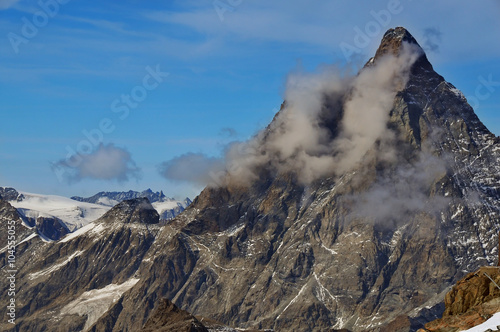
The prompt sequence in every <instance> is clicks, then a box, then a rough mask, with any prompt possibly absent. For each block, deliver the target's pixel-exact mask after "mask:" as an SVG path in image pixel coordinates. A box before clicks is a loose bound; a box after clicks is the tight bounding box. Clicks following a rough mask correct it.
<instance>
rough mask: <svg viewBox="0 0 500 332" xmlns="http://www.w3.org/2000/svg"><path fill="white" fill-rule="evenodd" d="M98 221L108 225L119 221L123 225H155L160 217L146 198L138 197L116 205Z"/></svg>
mask: <svg viewBox="0 0 500 332" xmlns="http://www.w3.org/2000/svg"><path fill="white" fill-rule="evenodd" d="M100 220H102V221H104V222H108V223H109V222H116V221H119V222H121V223H124V224H128V223H140V224H157V223H159V222H160V216H159V215H158V212H157V211H156V210H155V209H154V207H153V206H152V205H151V203H150V202H149V200H148V199H147V198H146V197H139V198H133V199H128V200H124V201H122V202H120V203H118V204H117V205H115V206H114V207H113V208H112V209H111V210H109V211H108V212H106V213H105V214H104V215H103V216H102V217H101V218H100Z"/></svg>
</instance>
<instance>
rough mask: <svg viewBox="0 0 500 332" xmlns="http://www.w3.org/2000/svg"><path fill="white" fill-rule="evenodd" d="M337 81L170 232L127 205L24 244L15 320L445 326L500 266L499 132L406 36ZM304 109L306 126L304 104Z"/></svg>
mask: <svg viewBox="0 0 500 332" xmlns="http://www.w3.org/2000/svg"><path fill="white" fill-rule="evenodd" d="M408 50H410V52H409V53H408ZM341 83H342V84H345V85H346V86H347V87H348V88H346V89H342V88H341V87H340V88H337V87H338V86H339V85H335V84H333V85H332V84H330V85H325V86H326V87H327V88H332V86H333V92H332V90H328V89H327V90H325V91H323V90H322V91H321V92H322V94H319V95H318V98H317V99H316V100H312V99H311V94H310V93H303V91H299V92H302V93H299V94H298V95H299V96H300V99H298V100H292V101H290V100H287V101H285V103H284V104H283V106H282V108H281V110H280V111H279V112H278V114H277V115H276V116H275V118H274V119H273V121H272V123H271V124H270V125H269V126H268V127H267V128H265V129H264V130H263V131H262V132H261V133H259V134H258V135H257V136H256V137H255V138H254V141H252V142H250V143H252V144H249V148H248V149H246V150H242V151H248V150H250V151H251V153H252V152H255V153H254V154H251V153H249V154H248V155H244V156H243V157H244V158H242V159H241V160H240V159H238V160H236V161H237V162H238V163H237V166H238V167H236V168H235V169H236V171H241V170H244V171H245V172H240V173H238V174H239V175H241V176H239V177H238V178H237V179H236V180H241V178H242V177H243V175H248V174H250V175H251V176H249V178H250V180H251V181H249V183H246V184H241V182H238V181H236V180H235V179H234V178H231V177H229V180H228V181H220V183H221V184H220V186H218V187H215V186H211V187H207V188H206V189H205V190H203V192H202V193H201V194H200V195H199V196H198V197H197V198H196V199H195V200H194V201H193V203H192V204H191V205H190V206H188V207H187V209H186V210H185V211H184V212H183V213H181V214H180V215H178V216H177V217H176V218H174V219H173V220H171V221H168V222H165V223H160V217H159V215H158V213H156V211H154V208H153V206H152V205H151V204H150V203H149V202H148V201H147V200H146V199H143V198H134V199H133V200H125V201H123V202H121V203H119V204H118V205H116V206H114V207H113V208H112V209H110V210H109V211H108V212H106V214H104V215H103V216H102V217H101V218H99V219H98V220H96V221H95V222H93V223H91V224H89V225H87V226H85V227H84V228H81V229H80V230H78V231H76V232H74V233H73V234H70V235H68V236H67V237H65V238H64V239H63V240H61V241H56V242H50V243H46V242H42V241H40V239H38V238H32V239H29V240H27V241H25V242H23V243H22V244H21V245H20V246H19V253H18V256H17V261H18V264H19V266H22V268H20V269H19V273H18V275H17V279H16V280H17V282H18V285H19V292H18V293H17V298H16V303H18V310H19V313H20V315H19V318H18V320H17V322H18V325H17V327H16V328H17V329H18V330H19V329H20V330H22V331H37V330H50V329H51V328H52V327H53V326H57V327H58V328H59V329H60V330H61V331H62V330H64V331H79V330H89V331H140V330H141V329H143V328H144V327H145V325H148V326H149V324H147V323H148V321H149V322H150V323H154V322H152V321H151V320H149V319H150V318H155V319H153V321H156V322H159V320H160V318H161V317H159V316H162V315H160V314H161V312H162V310H159V309H161V308H163V309H166V308H167V309H168V308H170V307H172V306H170V305H169V302H167V301H163V300H162V299H163V298H167V299H168V300H170V301H171V302H172V303H173V304H175V306H176V307H178V308H180V309H182V310H186V311H188V312H190V313H191V314H193V315H195V316H196V317H207V318H210V319H213V320H215V321H219V322H222V323H224V324H226V325H228V326H235V327H239V328H254V329H273V330H274V331H331V330H338V329H347V330H349V331H354V332H359V331H372V332H380V331H398V330H401V331H416V329H418V328H419V327H422V326H423V323H426V322H428V321H430V320H432V319H434V318H437V317H438V316H440V315H441V314H442V313H443V310H444V308H443V305H442V303H441V302H442V300H443V298H444V295H445V294H446V292H447V291H448V290H449V289H450V287H451V286H452V285H453V284H454V283H455V281H457V280H459V279H460V278H462V277H463V276H464V275H466V274H467V273H468V272H472V271H474V270H476V269H477V268H478V267H479V266H482V265H488V264H490V265H491V264H493V263H495V262H496V259H497V254H498V251H497V250H498V249H497V245H498V238H497V234H498V231H499V227H500V226H499V224H498V218H499V212H500V139H499V138H498V137H495V136H494V135H493V134H492V133H491V132H489V131H488V129H487V128H486V127H485V126H484V125H483V124H482V123H481V121H480V120H479V119H478V117H477V116H476V114H475V113H474V110H473V109H472V108H471V106H470V105H469V104H468V103H467V100H466V99H465V98H464V97H463V95H462V94H461V93H460V92H459V91H458V90H457V89H456V88H455V87H454V86H453V85H452V84H450V83H448V82H446V81H445V79H444V78H443V77H442V76H440V75H439V74H437V73H436V72H435V71H434V69H433V67H432V65H431V64H430V62H429V61H428V59H427V57H426V55H425V53H424V51H423V50H422V49H421V48H420V46H419V45H418V43H417V41H416V40H415V39H414V38H413V37H412V36H411V34H410V33H409V32H408V31H407V30H405V29H404V28H395V29H390V30H389V31H387V33H386V34H385V35H384V38H383V39H382V42H381V44H380V46H379V48H378V50H377V52H376V54H375V56H374V58H372V59H371V60H370V61H369V62H368V63H367V65H366V66H365V67H364V68H363V69H362V70H361V72H360V73H359V75H358V76H356V77H355V78H353V79H352V82H350V81H342V82H341ZM309 86H311V85H304V86H299V88H308V87H309ZM320 86H321V85H320ZM342 86H343V85H342ZM318 100H319V101H320V102H318ZM353 101H356V103H354V102H353ZM293 102H295V104H294V103H293ZM311 102H316V104H314V105H313V106H315V108H314V109H313V110H317V115H318V116H317V117H315V118H314V121H313V125H311V126H310V127H307V128H306V127H305V125H307V119H308V118H307V116H309V115H310V113H307V114H306V115H307V116H303V114H300V113H293V112H294V111H296V109H295V108H294V107H297V105H299V106H301V107H304V108H306V109H307V108H308V107H309V106H310V103H311ZM377 107H378V108H377ZM376 111H383V113H380V114H382V115H383V116H382V117H380V116H379V117H378V118H377V117H376V116H375V115H376V114H374V112H376ZM352 112H354V113H355V114H356V112H357V114H358V115H359V116H354V117H350V116H352ZM300 116H302V117H300ZM295 119H299V120H302V121H301V122H300V123H299V124H300V125H296V123H292V124H290V122H289V121H295ZM381 119H382V120H383V122H382V121H380V120H381ZM353 120H355V121H353ZM349 121H352V122H349ZM363 125H364V126H363ZM360 127H363V128H364V129H365V131H362V132H359V131H356V130H357V129H358V128H360ZM289 128H292V134H293V135H285V136H283V134H284V133H285V134H287V130H288V129H289ZM296 128H298V129H299V131H293V129H296ZM304 128H306V129H309V130H308V131H307V132H306V133H307V135H302V132H303V131H304ZM346 128H350V129H351V131H350V132H349V131H346ZM374 132H375V133H376V135H373V133H374ZM370 135H372V136H370ZM311 137H313V138H315V137H316V138H319V139H318V140H314V139H311ZM356 140H357V141H356ZM353 141H356V143H358V144H353ZM294 142H296V143H297V145H296V146H293V143H294ZM311 142H313V143H314V144H311V146H309V150H307V149H306V150H304V149H303V147H304V146H305V145H307V144H310V143H311ZM360 144H361V147H363V149H360ZM290 146H292V147H293V149H288V150H284V149H281V150H276V149H275V148H276V147H290ZM301 149H302V150H301ZM332 149H333V150H332ZM332 151H333V152H332ZM339 156H341V157H343V158H341V159H339ZM251 157H255V158H251ZM305 157H310V158H309V159H307V158H305ZM272 158H274V159H272ZM353 160H354V161H355V162H352V161H353ZM249 161H251V162H249ZM290 161H291V162H290ZM332 162H333V163H332ZM325 165H326V166H327V167H325ZM331 165H334V166H335V167H333V166H331ZM285 166H291V167H285ZM348 166H349V167H348ZM245 167H246V168H245ZM230 171H231V170H230ZM305 171H309V172H306V173H304V172H305ZM318 174H320V175H321V176H318ZM304 175H305V176H304ZM2 209H3V210H2V211H4V214H3V215H0V216H3V217H2V218H1V220H2V223H5V222H6V220H8V219H9V218H11V215H12V214H13V213H14V212H13V211H12V210H11V209H10V208H9V206H8V205H6V206H5V207H4V208H2ZM32 253H36V255H37V256H36V257H35V258H34V256H33V254H32ZM42 257H43V258H42ZM0 262H2V263H3V264H4V265H3V267H2V268H3V269H6V263H5V262H6V255H5V253H0ZM3 287H4V288H5V286H3ZM61 289H64V291H60V290H61ZM113 292H114V293H113ZM112 293H113V294H112ZM5 294H6V292H4V291H3V292H0V301H3V302H6V301H7V297H6V295H5ZM103 294H104V295H103ZM86 304H88V305H86ZM158 312H160V314H158V315H157V313H158ZM5 314H6V307H5V306H3V307H0V315H3V316H5ZM156 318H157V319H156ZM200 321H201V320H200ZM0 324H3V322H0ZM152 325H153V326H155V325H154V324H152ZM3 328H5V330H9V329H10V330H12V331H13V329H12V327H9V326H6V325H0V329H3Z"/></svg>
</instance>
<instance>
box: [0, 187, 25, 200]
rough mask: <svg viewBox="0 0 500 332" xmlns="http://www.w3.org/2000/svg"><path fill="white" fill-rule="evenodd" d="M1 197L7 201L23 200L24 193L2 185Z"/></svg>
mask: <svg viewBox="0 0 500 332" xmlns="http://www.w3.org/2000/svg"><path fill="white" fill-rule="evenodd" d="M0 197H1V198H2V199H3V200H6V201H22V200H23V199H24V195H23V194H21V193H19V192H18V191H17V190H16V189H14V188H10V187H0Z"/></svg>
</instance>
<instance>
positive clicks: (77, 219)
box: [0, 187, 110, 241]
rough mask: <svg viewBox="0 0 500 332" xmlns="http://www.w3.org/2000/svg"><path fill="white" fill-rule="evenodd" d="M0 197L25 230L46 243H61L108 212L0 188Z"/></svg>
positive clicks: (75, 202)
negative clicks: (33, 233) (15, 214)
mask: <svg viewBox="0 0 500 332" xmlns="http://www.w3.org/2000/svg"><path fill="white" fill-rule="evenodd" d="M0 197H2V199H3V200H5V201H7V202H8V203H9V204H10V205H11V206H12V207H14V208H15V209H16V210H17V212H18V213H19V215H20V217H21V219H22V221H23V225H24V226H25V227H28V228H32V229H33V230H36V233H37V234H38V235H39V236H41V237H42V238H43V239H45V240H47V241H48V240H58V239H60V238H61V237H63V236H64V235H66V234H68V233H71V232H73V231H75V230H77V229H78V228H80V227H83V226H85V225H87V224H88V223H90V222H92V221H94V220H96V219H98V218H99V217H101V216H102V215H103V214H104V213H105V212H106V211H108V210H109V209H110V207H107V206H102V205H98V204H92V203H86V202H77V201H74V200H72V199H69V198H67V197H62V196H56V195H40V194H33V193H27V192H18V191H17V190H15V189H14V188H4V187H0Z"/></svg>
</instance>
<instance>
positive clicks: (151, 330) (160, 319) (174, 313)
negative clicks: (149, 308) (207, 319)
mask: <svg viewBox="0 0 500 332" xmlns="http://www.w3.org/2000/svg"><path fill="white" fill-rule="evenodd" d="M141 331H142V332H162V331H163V332H167V331H179V332H208V330H207V328H206V327H205V326H203V324H202V323H200V321H199V320H198V319H196V317H194V316H193V315H191V314H190V313H188V312H187V311H184V310H181V309H179V308H177V306H176V305H175V304H173V303H172V302H170V301H169V300H168V299H161V300H160V303H159V305H158V307H157V308H156V310H155V311H154V312H153V314H152V315H151V317H150V318H149V319H148V321H147V322H146V325H144V328H143V329H142V330H141Z"/></svg>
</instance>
